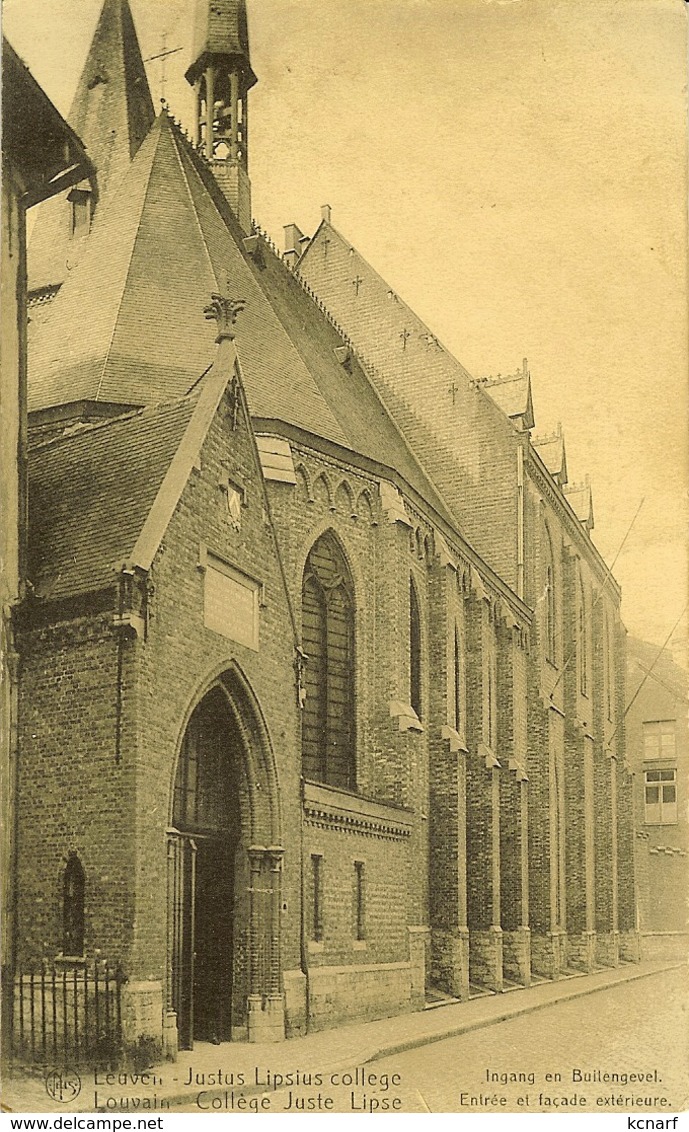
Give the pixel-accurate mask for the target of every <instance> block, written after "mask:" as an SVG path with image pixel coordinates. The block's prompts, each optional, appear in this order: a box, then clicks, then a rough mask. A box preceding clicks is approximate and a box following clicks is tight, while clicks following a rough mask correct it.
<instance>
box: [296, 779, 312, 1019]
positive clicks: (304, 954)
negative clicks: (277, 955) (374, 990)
mask: <svg viewBox="0 0 689 1132" xmlns="http://www.w3.org/2000/svg"><path fill="white" fill-rule="evenodd" d="M300 795H301V822H300V824H299V833H300V838H301V909H300V916H299V923H300V943H301V969H302V971H303V972H304V979H305V990H306V1033H307V1034H309V1033H310V1032H311V977H310V972H309V941H308V937H307V926H306V859H305V857H304V845H305V840H306V839H305V835H304V779H303V778H301V779H300Z"/></svg>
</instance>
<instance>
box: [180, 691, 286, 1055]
mask: <svg viewBox="0 0 689 1132" xmlns="http://www.w3.org/2000/svg"><path fill="white" fill-rule="evenodd" d="M171 825H172V828H171V829H170V830H169V837H168V866H169V867H168V885H169V891H168V909H169V913H168V914H169V923H168V933H169V983H168V1008H169V1010H171V1011H172V1012H173V1013H174V1014H175V1015H176V1024H177V1035H178V1045H179V1047H180V1048H181V1049H191V1048H192V1047H193V1044H194V1041H195V1040H196V1041H211V1042H220V1041H230V1040H231V1039H232V1038H233V1037H235V1038H237V1037H248V1038H249V1040H250V1041H260V1040H275V1036H276V1035H277V1036H279V1035H280V1030H281V1028H282V1034H283V1036H284V1004H283V997H282V993H281V977H280V958H279V956H280V888H281V885H280V882H281V869H282V848H281V847H280V843H279V842H280V837H279V829H280V821H279V804H278V798H277V781H276V776H275V768H274V763H273V759H272V754H271V750H270V744H269V741H268V738H267V732H266V731H265V725H264V724H263V722H262V719H261V717H260V713H259V711H258V707H257V704H256V701H255V699H254V697H253V694H252V693H251V691H250V689H249V687H248V685H247V684H246V682H245V681H244V679H243V677H242V676H241V674H240V673H239V672H238V671H229V672H227V673H225V674H224V676H222V677H221V678H220V679H218V680H217V681H216V682H215V683H214V684H213V685H212V686H211V688H210V690H209V691H208V692H207V693H206V694H205V695H204V696H203V698H202V699H201V700H200V702H199V703H198V704H197V706H196V708H195V709H194V711H193V712H192V714H191V717H190V718H189V721H188V723H187V726H186V729H185V731H184V736H183V739H182V743H181V748H180V753H179V760H178V763H177V769H176V773H175V779H174V789H173V794H172V805H171Z"/></svg>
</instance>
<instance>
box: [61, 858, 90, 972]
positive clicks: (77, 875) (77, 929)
mask: <svg viewBox="0 0 689 1132" xmlns="http://www.w3.org/2000/svg"><path fill="white" fill-rule="evenodd" d="M85 887H86V884H85V877H84V870H83V868H82V864H81V861H80V860H79V858H78V857H77V855H76V853H70V855H69V860H68V861H67V866H66V868H65V873H64V877H63V882H62V951H63V953H64V954H65V955H72V956H76V955H83V954H84V890H85Z"/></svg>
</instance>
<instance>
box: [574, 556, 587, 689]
mask: <svg viewBox="0 0 689 1132" xmlns="http://www.w3.org/2000/svg"><path fill="white" fill-rule="evenodd" d="M578 598H579V600H578V610H577V620H578V626H577V629H578V646H579V691H580V693H581V695H582V696H588V684H589V625H588V614H587V610H586V595H585V593H584V583H583V580H582V578H581V575H579V595H578Z"/></svg>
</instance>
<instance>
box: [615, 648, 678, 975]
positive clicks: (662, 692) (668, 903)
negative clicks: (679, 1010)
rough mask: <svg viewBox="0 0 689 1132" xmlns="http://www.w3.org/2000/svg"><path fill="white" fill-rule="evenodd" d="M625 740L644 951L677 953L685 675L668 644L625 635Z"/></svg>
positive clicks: (646, 953)
mask: <svg viewBox="0 0 689 1132" xmlns="http://www.w3.org/2000/svg"><path fill="white" fill-rule="evenodd" d="M627 669H628V675H627V686H628V696H629V714H628V715H627V746H628V750H629V762H630V765H631V766H632V768H633V771H634V824H635V829H636V840H635V856H636V876H637V886H638V905H639V928H640V931H641V946H642V953H643V955H644V957H648V958H655V957H656V956H658V957H668V956H669V957H677V958H681V959H684V958H686V955H687V944H688V943H689V929H688V927H687V916H688V913H689V908H688V906H687V896H688V895H689V894H688V893H687V852H688V851H689V827H688V824H687V775H688V774H689V677H688V676H687V670H686V667H685V666H684V665H682V664H678V663H677V662H676V660H675V659H674V657H673V654H672V651H671V650H670V649H669V648H664V649H659V648H658V647H657V645H652V644H650V643H649V642H647V641H640V640H637V639H636V638H634V637H630V638H629V640H628V650H627Z"/></svg>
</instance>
